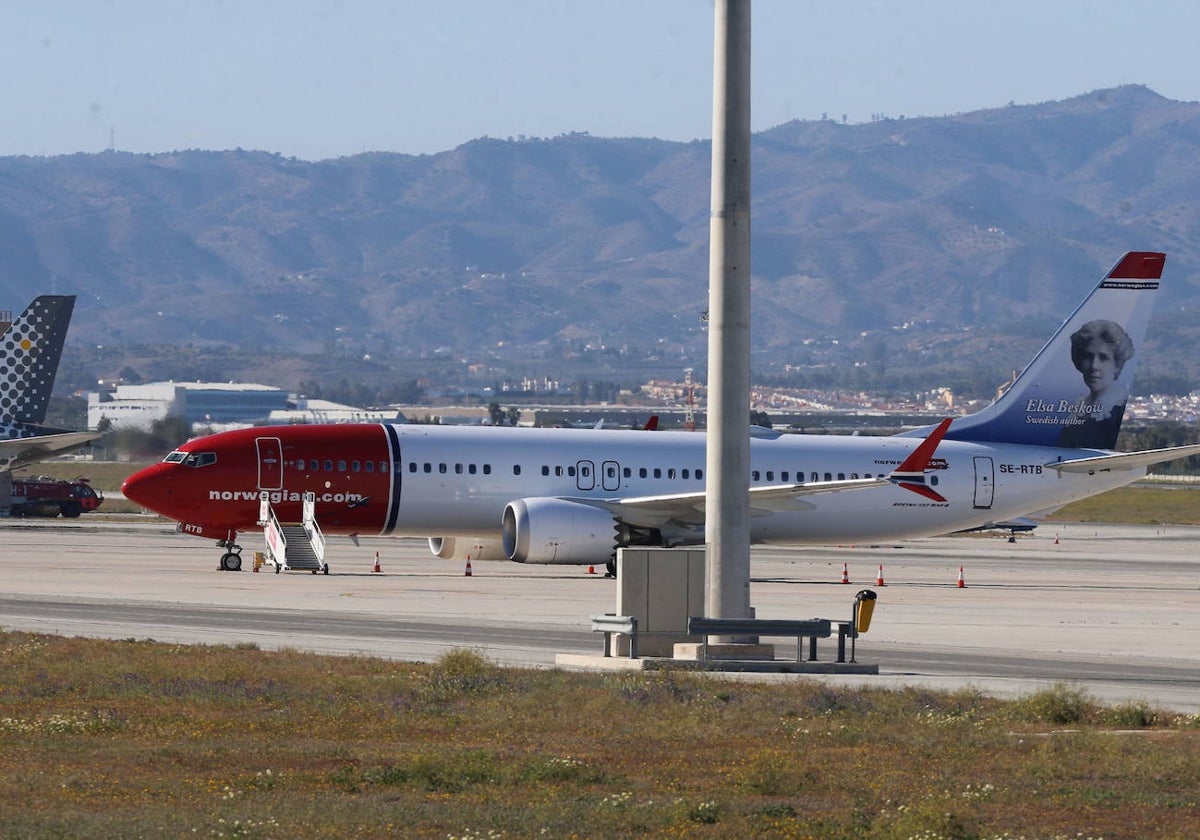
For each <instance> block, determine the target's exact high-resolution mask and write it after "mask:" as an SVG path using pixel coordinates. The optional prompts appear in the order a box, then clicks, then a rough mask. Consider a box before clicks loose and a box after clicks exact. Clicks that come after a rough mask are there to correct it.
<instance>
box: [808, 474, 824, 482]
mask: <svg viewBox="0 0 1200 840" xmlns="http://www.w3.org/2000/svg"><path fill="white" fill-rule="evenodd" d="M808 480H809V481H820V480H821V477H820V476H819V475H817V474H816V473H812V474H811V476H810V477H809V479H808Z"/></svg>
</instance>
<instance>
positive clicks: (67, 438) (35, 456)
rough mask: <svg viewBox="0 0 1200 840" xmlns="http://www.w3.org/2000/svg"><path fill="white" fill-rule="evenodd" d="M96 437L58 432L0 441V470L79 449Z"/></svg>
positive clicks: (86, 434)
mask: <svg viewBox="0 0 1200 840" xmlns="http://www.w3.org/2000/svg"><path fill="white" fill-rule="evenodd" d="M98 437H100V433H99V432H60V433H58V434H50V435H37V436H35V437H27V438H13V439H10V440H0V469H6V470H14V469H16V468H17V467H24V466H28V465H29V464H36V463H37V462H38V461H45V460H46V459H47V458H53V457H54V456H55V455H63V454H65V453H67V452H72V451H74V450H76V449H79V448H81V447H83V446H85V445H87V444H88V443H90V442H91V441H93V440H95V439H96V438H98Z"/></svg>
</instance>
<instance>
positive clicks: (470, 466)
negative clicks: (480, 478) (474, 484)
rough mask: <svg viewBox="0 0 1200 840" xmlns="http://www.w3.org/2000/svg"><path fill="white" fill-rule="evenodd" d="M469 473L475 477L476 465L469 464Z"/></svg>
mask: <svg viewBox="0 0 1200 840" xmlns="http://www.w3.org/2000/svg"><path fill="white" fill-rule="evenodd" d="M467 472H468V473H470V474H471V475H475V465H474V464H468V465H467Z"/></svg>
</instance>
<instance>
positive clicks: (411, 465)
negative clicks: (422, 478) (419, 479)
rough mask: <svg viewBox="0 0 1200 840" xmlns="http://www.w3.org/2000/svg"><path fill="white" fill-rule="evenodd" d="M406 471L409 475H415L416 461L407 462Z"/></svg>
mask: <svg viewBox="0 0 1200 840" xmlns="http://www.w3.org/2000/svg"><path fill="white" fill-rule="evenodd" d="M408 471H409V472H410V473H415V472H416V471H417V462H416V461H409V462H408Z"/></svg>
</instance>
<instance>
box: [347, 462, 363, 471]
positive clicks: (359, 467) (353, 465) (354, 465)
mask: <svg viewBox="0 0 1200 840" xmlns="http://www.w3.org/2000/svg"><path fill="white" fill-rule="evenodd" d="M350 472H362V464H360V463H359V462H358V461H351V462H350Z"/></svg>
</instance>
